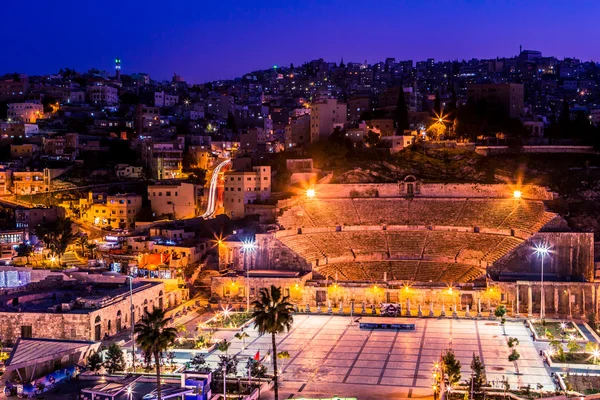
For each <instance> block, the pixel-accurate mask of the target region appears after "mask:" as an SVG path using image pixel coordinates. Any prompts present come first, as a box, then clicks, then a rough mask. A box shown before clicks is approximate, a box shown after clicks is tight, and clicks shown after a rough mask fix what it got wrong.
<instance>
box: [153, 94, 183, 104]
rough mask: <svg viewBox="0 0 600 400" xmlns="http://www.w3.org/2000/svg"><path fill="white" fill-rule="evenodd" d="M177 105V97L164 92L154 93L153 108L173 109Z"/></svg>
mask: <svg viewBox="0 0 600 400" xmlns="http://www.w3.org/2000/svg"><path fill="white" fill-rule="evenodd" d="M177 103H179V96H177V95H173V94H169V93H165V92H154V106H155V107H173V106H175V105H176V104H177Z"/></svg>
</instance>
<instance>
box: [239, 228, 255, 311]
mask: <svg viewBox="0 0 600 400" xmlns="http://www.w3.org/2000/svg"><path fill="white" fill-rule="evenodd" d="M255 249H256V242H254V241H251V240H248V241H245V242H243V243H242V250H244V269H245V270H246V312H247V313H248V312H250V266H249V265H247V264H246V254H247V253H248V252H249V251H250V252H252V251H254V250H255Z"/></svg>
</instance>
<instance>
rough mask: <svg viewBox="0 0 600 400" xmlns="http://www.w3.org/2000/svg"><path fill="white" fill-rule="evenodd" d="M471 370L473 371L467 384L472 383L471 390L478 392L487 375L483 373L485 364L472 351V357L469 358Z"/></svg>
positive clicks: (483, 384)
mask: <svg viewBox="0 0 600 400" xmlns="http://www.w3.org/2000/svg"><path fill="white" fill-rule="evenodd" d="M471 371H473V374H472V376H471V379H470V381H469V385H471V384H472V386H473V391H474V392H476V393H478V392H480V391H481V388H482V387H483V386H485V384H486V382H487V377H486V374H485V365H483V362H482V361H481V358H480V357H479V356H478V355H475V352H473V359H472V360H471Z"/></svg>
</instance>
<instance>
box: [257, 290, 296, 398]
mask: <svg viewBox="0 0 600 400" xmlns="http://www.w3.org/2000/svg"><path fill="white" fill-rule="evenodd" d="M252 305H253V306H254V312H253V313H252V317H254V325H255V327H256V328H257V329H258V334H259V335H261V336H262V335H264V334H265V333H268V334H271V345H272V349H273V354H274V355H276V354H277V342H276V340H275V337H276V335H277V334H279V333H283V332H285V331H289V330H290V328H291V327H292V324H293V322H294V317H293V311H294V306H293V304H292V303H290V302H289V296H283V295H282V293H281V287H276V286H275V285H271V287H270V288H268V289H267V288H262V289H260V291H259V293H258V300H255V301H254V302H253V303H252ZM273 383H274V385H273V387H274V391H275V400H279V388H278V387H277V383H278V382H277V357H273Z"/></svg>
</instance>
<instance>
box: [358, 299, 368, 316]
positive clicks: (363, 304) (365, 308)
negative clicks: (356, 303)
mask: <svg viewBox="0 0 600 400" xmlns="http://www.w3.org/2000/svg"><path fill="white" fill-rule="evenodd" d="M360 313H361V314H362V315H366V314H367V305H366V304H365V302H364V301H363V302H362V310H361V312H360Z"/></svg>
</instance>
